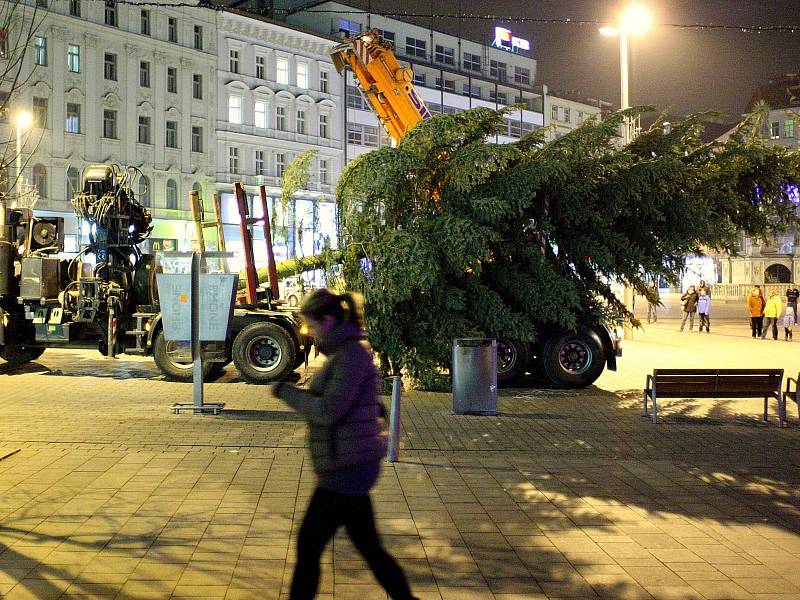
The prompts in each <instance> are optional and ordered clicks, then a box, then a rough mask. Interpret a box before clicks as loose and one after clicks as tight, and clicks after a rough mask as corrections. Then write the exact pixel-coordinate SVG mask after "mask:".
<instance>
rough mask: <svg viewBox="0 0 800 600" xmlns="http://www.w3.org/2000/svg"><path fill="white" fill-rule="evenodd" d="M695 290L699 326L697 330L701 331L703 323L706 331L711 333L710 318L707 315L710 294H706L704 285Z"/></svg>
mask: <svg viewBox="0 0 800 600" xmlns="http://www.w3.org/2000/svg"><path fill="white" fill-rule="evenodd" d="M697 292H698V296H697V313H698V314H699V315H700V328H699V329H698V331H699V332H700V333H703V325H705V327H706V333H711V329H710V328H711V319H710V318H709V316H708V313H709V309H710V308H711V296H709V295H708V289H707V288H704V287H701V288H699V289H698V290H697Z"/></svg>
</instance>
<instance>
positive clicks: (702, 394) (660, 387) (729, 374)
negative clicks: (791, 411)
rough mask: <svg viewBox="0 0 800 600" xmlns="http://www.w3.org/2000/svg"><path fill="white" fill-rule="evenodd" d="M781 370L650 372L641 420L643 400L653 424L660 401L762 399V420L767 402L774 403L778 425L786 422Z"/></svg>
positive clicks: (656, 370)
mask: <svg viewBox="0 0 800 600" xmlns="http://www.w3.org/2000/svg"><path fill="white" fill-rule="evenodd" d="M782 379H783V369H654V370H653V374H652V375H648V376H647V380H646V382H645V388H644V394H643V400H644V407H643V409H642V416H643V417H646V416H648V413H647V398H648V396H649V397H650V398H651V399H652V400H653V416H652V418H653V423H658V404H657V400H658V399H661V398H764V420H765V421H766V420H767V404H768V401H769V399H770V398H775V399H776V400H777V401H778V422H779V424H780V425H781V426H783V425H784V424H785V422H786V403H785V400H784V399H783V394H782V393H781V382H782Z"/></svg>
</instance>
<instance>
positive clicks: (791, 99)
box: [745, 73, 800, 112]
mask: <svg viewBox="0 0 800 600" xmlns="http://www.w3.org/2000/svg"><path fill="white" fill-rule="evenodd" d="M760 102H764V103H765V104H766V105H767V106H769V107H770V108H790V107H800V74H798V73H787V74H785V75H781V76H780V77H776V78H775V79H770V80H769V83H766V84H764V85H760V86H758V87H757V88H756V91H755V93H754V94H753V97H752V98H751V99H750V102H748V104H747V107H746V108H745V112H750V111H752V110H753V109H754V108H755V107H756V106H757V105H758V104H759V103H760Z"/></svg>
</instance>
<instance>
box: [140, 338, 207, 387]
mask: <svg viewBox="0 0 800 600" xmlns="http://www.w3.org/2000/svg"><path fill="white" fill-rule="evenodd" d="M174 343H175V342H170V341H167V340H166V339H165V338H164V330H163V329H161V330H160V331H159V332H158V333H157V334H156V337H155V340H154V341H153V360H155V362H156V366H157V367H158V370H159V371H161V373H163V374H164V376H165V377H166V378H167V379H170V380H172V381H182V382H190V381H192V379H194V364H193V363H192V362H187V363H184V362H177V361H174V360H172V359H171V358H170V357H169V354H168V352H169V350H170V346H171V345H172V344H174ZM215 364H217V363H211V362H207V363H205V364H204V365H203V380H204V381H205V380H206V379H207V378H208V376H209V373H211V370H212V369H213V368H214V365H215ZM220 364H221V363H220Z"/></svg>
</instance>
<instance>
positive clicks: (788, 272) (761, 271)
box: [715, 74, 800, 297]
mask: <svg viewBox="0 0 800 600" xmlns="http://www.w3.org/2000/svg"><path fill="white" fill-rule="evenodd" d="M751 108H752V109H754V110H763V111H764V119H763V122H762V124H761V130H760V134H761V137H762V139H763V140H764V143H766V144H767V145H770V146H783V147H785V148H788V149H790V150H794V151H797V150H798V149H799V148H800V76H798V75H797V74H788V75H784V76H781V77H778V78H776V79H773V80H771V81H769V82H768V83H767V84H765V85H762V86H760V87H759V88H758V89H757V90H756V93H755V94H754V96H753V99H752V100H751ZM789 193H790V195H791V196H792V198H793V201H794V203H795V204H799V205H800V182H797V185H795V186H792V187H791V188H790V190H789ZM798 241H800V240H799V237H798V232H797V230H796V229H791V230H789V231H783V232H781V233H779V234H777V235H775V236H774V237H773V238H772V239H771V240H768V241H766V242H764V241H759V240H754V239H752V238H750V237H748V236H746V235H744V234H742V236H741V243H740V246H739V256H736V257H730V256H718V257H715V259H716V260H717V262H718V263H719V265H720V267H719V271H720V281H721V283H722V284H723V285H721V286H720V291H721V292H723V291H724V292H725V293H726V294H728V295H730V296H732V297H741V296H744V295H746V293H747V290H748V289H749V287H750V286H751V285H753V284H759V285H762V286H766V287H767V289H773V286H774V288H775V289H777V290H779V291H780V292H781V294H783V292H784V291H785V288H786V284H787V283H791V282H800V249H798Z"/></svg>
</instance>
